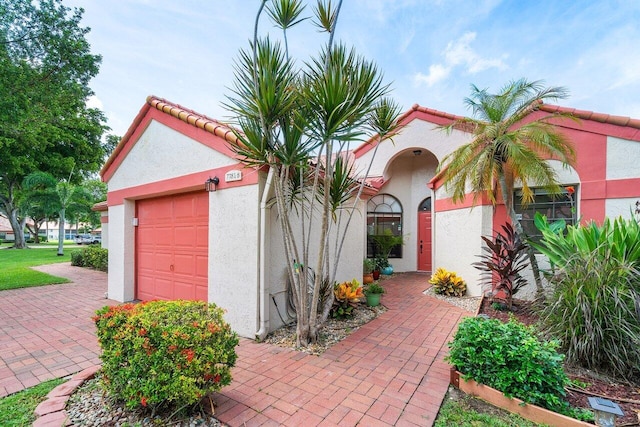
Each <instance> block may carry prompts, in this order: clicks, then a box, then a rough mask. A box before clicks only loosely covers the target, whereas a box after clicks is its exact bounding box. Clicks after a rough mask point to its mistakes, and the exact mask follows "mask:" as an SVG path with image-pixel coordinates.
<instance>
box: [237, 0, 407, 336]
mask: <svg viewBox="0 0 640 427" xmlns="http://www.w3.org/2000/svg"><path fill="white" fill-rule="evenodd" d="M341 4H342V1H339V2H338V4H337V6H335V7H334V6H333V4H332V2H331V1H326V0H322V1H318V2H317V5H316V7H315V9H314V12H315V20H314V22H315V24H316V25H317V26H318V27H319V28H321V29H322V30H323V31H325V32H327V33H328V34H329V41H328V43H327V45H326V47H325V48H324V49H323V50H322V52H321V53H320V55H318V56H317V57H316V58H313V59H311V60H309V61H308V62H307V63H306V64H304V67H302V68H297V67H296V64H295V63H294V62H293V61H292V60H291V59H290V58H289V53H288V51H287V48H286V42H285V48H284V49H282V48H281V47H280V44H279V43H276V42H272V41H271V40H270V39H269V38H268V37H266V38H263V39H260V38H258V36H257V28H258V20H259V18H260V15H261V13H262V11H263V8H264V7H265V5H266V1H265V0H263V2H262V3H261V7H260V9H259V11H258V14H257V17H256V24H255V33H254V39H253V41H252V43H251V47H250V50H244V51H241V52H240V56H239V59H238V60H237V61H236V67H235V74H236V79H235V82H234V85H233V87H232V92H233V94H232V95H231V96H229V97H228V103H227V104H226V107H227V108H228V109H229V110H230V111H231V112H232V113H233V115H234V119H235V123H236V125H237V126H238V128H239V129H241V132H237V133H236V136H237V138H238V142H237V143H236V144H232V149H233V150H234V151H235V152H236V154H237V155H238V157H239V158H240V159H241V160H242V161H243V162H244V163H246V164H248V165H252V166H256V167H267V168H268V170H269V176H268V177H267V184H266V187H270V188H273V191H274V194H275V201H276V203H275V207H276V209H277V213H278V220H279V222H280V228H281V229H282V235H283V245H284V248H285V253H286V259H288V260H290V262H288V263H287V265H286V271H287V275H288V278H289V282H290V283H291V284H292V286H291V290H292V293H293V301H294V305H295V308H296V321H297V326H296V328H297V329H296V333H297V343H298V345H301V346H306V345H308V344H309V343H311V342H315V341H316V339H317V337H318V331H319V329H320V327H321V326H322V323H323V322H324V320H325V319H326V318H327V317H328V314H329V309H330V308H331V303H332V302H333V283H334V278H335V275H336V271H337V263H338V260H339V259H340V251H341V249H342V243H343V242H344V233H345V231H344V230H346V228H347V227H348V223H349V221H350V218H351V215H353V212H354V211H355V203H354V205H353V206H351V207H347V206H345V205H346V204H347V202H349V201H350V200H352V199H354V198H355V199H356V200H357V198H358V197H359V196H360V194H361V192H362V185H364V180H363V181H362V182H361V183H360V188H358V183H357V182H356V181H355V180H353V179H352V178H351V176H352V173H353V171H352V168H351V165H350V164H349V162H348V161H345V160H347V152H348V150H349V144H350V143H352V142H355V141H362V140H366V136H367V135H366V134H367V133H374V132H377V133H378V135H379V136H380V137H381V138H386V137H388V135H389V134H391V133H392V131H393V130H394V128H395V126H396V120H395V119H396V118H397V116H398V113H399V109H398V108H397V106H396V105H395V104H394V103H393V102H392V101H390V100H389V99H387V98H385V95H386V94H387V93H388V91H389V86H388V85H385V84H383V82H382V77H381V75H380V73H379V71H378V69H377V68H376V67H375V66H374V65H373V64H372V63H370V62H368V61H366V60H364V59H363V58H362V57H360V56H358V55H356V54H355V52H354V51H353V50H349V49H347V48H345V47H344V46H342V45H335V46H334V44H333V41H332V40H333V35H334V32H335V27H336V23H337V20H338V15H339V11H340V6H341ZM266 7H267V13H268V15H269V16H270V17H271V19H272V20H273V21H274V22H275V24H276V26H277V27H278V28H280V29H282V30H283V33H284V34H285V40H286V32H287V29H289V28H290V27H292V26H293V25H295V24H297V23H299V22H302V21H304V20H305V18H300V14H301V13H302V11H303V9H304V7H303V6H302V5H301V2H300V1H299V0H278V1H275V2H272V3H270V4H269V5H268V6H266ZM345 211H348V212H349V213H348V214H346V215H345V216H346V218H343V217H342V213H343V212H345ZM314 221H316V223H317V222H319V225H318V224H317V226H314V225H312V224H313V222H314ZM297 227H299V228H297ZM294 229H295V230H297V232H294ZM312 230H319V232H318V238H315V237H314V238H312V237H311V236H312ZM332 231H334V232H333V233H332ZM339 233H343V234H342V236H341V237H340V236H339ZM332 238H333V239H334V240H331V239H332ZM311 245H317V246H316V247H311ZM332 245H333V247H334V252H333V259H330V257H329V253H330V251H329V248H330V247H331V246H332ZM311 254H317V257H315V258H313V255H311ZM312 258H313V259H312ZM311 269H312V271H313V272H314V273H315V274H304V273H305V272H308V271H309V270H311Z"/></svg>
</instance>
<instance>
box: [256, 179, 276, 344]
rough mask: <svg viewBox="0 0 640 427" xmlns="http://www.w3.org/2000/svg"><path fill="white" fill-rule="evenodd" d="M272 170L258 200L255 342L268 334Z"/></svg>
mask: <svg viewBox="0 0 640 427" xmlns="http://www.w3.org/2000/svg"><path fill="white" fill-rule="evenodd" d="M273 175H274V168H269V173H268V174H267V181H266V183H265V185H264V190H263V191H262V199H261V200H260V229H259V231H258V232H259V233H260V247H259V248H258V264H259V267H258V268H259V269H260V271H259V273H258V275H259V279H258V280H259V282H260V290H259V291H258V308H259V316H258V317H259V319H258V322H259V324H260V329H258V331H257V332H256V340H257V341H262V340H264V338H265V337H266V336H267V334H268V333H269V298H268V295H267V289H266V288H267V283H266V282H267V277H266V276H267V272H266V266H267V256H266V253H265V252H266V250H265V247H266V244H267V232H268V230H269V223H268V221H267V201H268V200H269V193H271V186H272V185H273Z"/></svg>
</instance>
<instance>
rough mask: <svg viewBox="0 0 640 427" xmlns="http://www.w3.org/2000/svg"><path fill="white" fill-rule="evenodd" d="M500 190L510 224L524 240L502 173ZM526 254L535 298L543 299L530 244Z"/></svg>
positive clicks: (542, 291)
mask: <svg viewBox="0 0 640 427" xmlns="http://www.w3.org/2000/svg"><path fill="white" fill-rule="evenodd" d="M499 182H500V190H501V191H502V200H503V201H504V206H505V208H506V209H507V215H509V219H511V224H512V225H513V228H514V230H515V231H516V233H517V234H518V236H520V238H521V239H523V240H524V238H525V235H524V230H523V228H522V224H521V223H520V220H519V219H518V216H517V215H516V211H515V209H514V208H513V194H511V193H512V192H511V190H510V189H509V188H508V186H507V181H506V179H505V177H504V174H501V175H500V178H499ZM527 254H528V255H529V263H530V264H531V271H532V272H533V279H534V281H535V284H536V298H537V299H539V300H540V299H541V298H542V299H543V298H544V288H543V287H542V280H541V279H540V267H539V266H538V260H537V259H536V254H535V252H534V251H533V248H532V247H531V245H529V244H527Z"/></svg>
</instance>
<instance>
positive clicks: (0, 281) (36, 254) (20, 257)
mask: <svg viewBox="0 0 640 427" xmlns="http://www.w3.org/2000/svg"><path fill="white" fill-rule="evenodd" d="M57 252H58V250H57V249H56V248H51V249H49V248H46V249H45V248H43V249H0V271H1V272H2V274H0V291H3V290H7V289H17V288H27V287H30V286H43V285H51V284H54V283H67V282H68V280H67V279H64V278H62V277H56V276H51V275H49V274H45V273H41V272H39V271H35V270H32V269H30V268H29V267H33V266H36V265H43V264H54V263H57V262H66V261H70V260H71V255H70V254H71V251H70V250H65V251H64V256H58V255H57Z"/></svg>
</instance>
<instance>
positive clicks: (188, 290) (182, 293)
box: [174, 281, 196, 300]
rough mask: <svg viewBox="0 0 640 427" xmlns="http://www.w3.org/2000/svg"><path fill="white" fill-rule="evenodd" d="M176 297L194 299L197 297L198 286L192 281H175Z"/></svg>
mask: <svg viewBox="0 0 640 427" xmlns="http://www.w3.org/2000/svg"><path fill="white" fill-rule="evenodd" d="M174 298H175V299H188V300H193V299H195V298H196V287H195V286H194V285H193V283H191V282H181V281H175V282H174Z"/></svg>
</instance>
